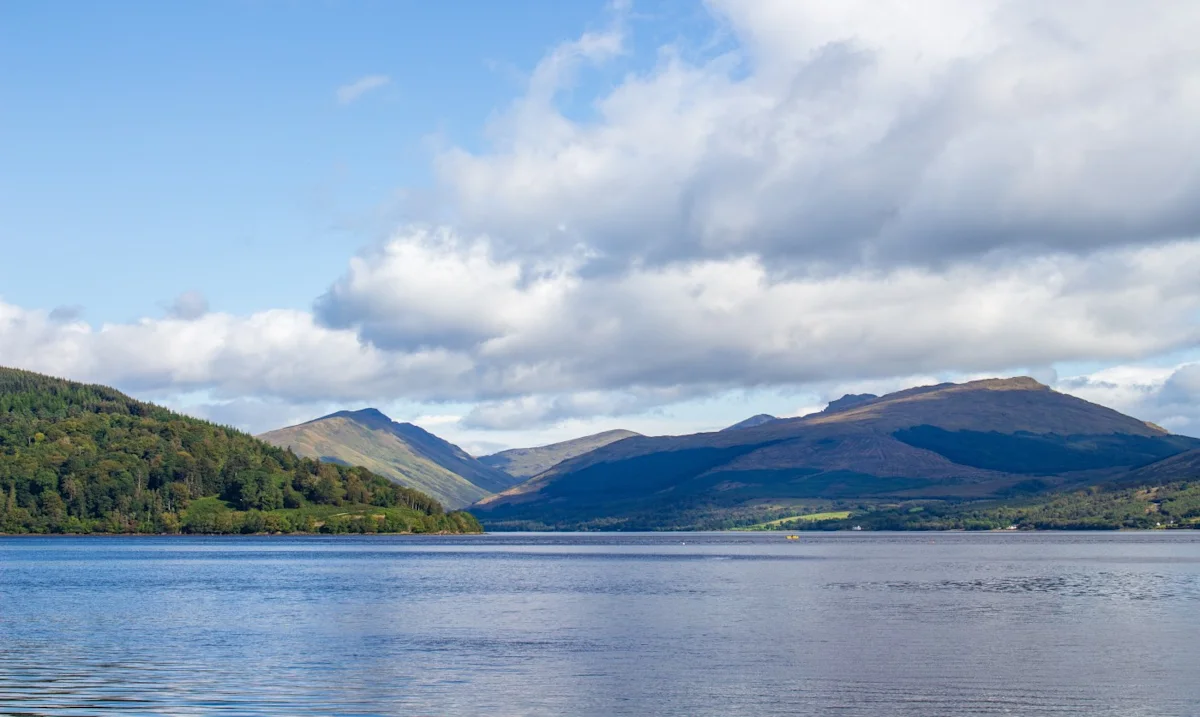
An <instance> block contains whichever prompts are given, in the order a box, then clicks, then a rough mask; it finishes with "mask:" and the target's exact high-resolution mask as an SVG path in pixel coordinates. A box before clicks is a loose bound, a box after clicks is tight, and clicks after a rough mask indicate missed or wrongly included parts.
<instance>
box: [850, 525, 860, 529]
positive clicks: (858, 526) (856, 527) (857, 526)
mask: <svg viewBox="0 0 1200 717" xmlns="http://www.w3.org/2000/svg"><path fill="white" fill-rule="evenodd" d="M850 530H862V526H861V525H856V526H854V527H853V528H851V529H850Z"/></svg>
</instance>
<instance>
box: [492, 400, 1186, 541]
mask: <svg viewBox="0 0 1200 717" xmlns="http://www.w3.org/2000/svg"><path fill="white" fill-rule="evenodd" d="M848 399H849V400H847V399H840V400H838V401H834V402H833V403H831V404H830V406H829V407H828V408H826V409H825V410H824V411H822V412H820V413H816V414H812V415H809V416H804V417H802V418H791V419H780V420H777V421H772V422H769V423H764V424H762V425H760V426H756V427H751V428H744V429H739V430H736V431H719V432H716V433H702V434H695V435H690V436H667V437H658V438H649V437H638V438H629V439H626V440H624V441H621V442H619V443H615V444H612V445H609V446H605V447H603V448H600V449H597V450H595V451H592V452H591V453H587V454H585V455H582V456H579V457H577V458H574V459H571V460H568V461H564V462H563V463H561V464H559V465H557V466H554V467H553V468H551V469H549V470H547V471H546V472H544V473H542V474H540V475H538V476H536V477H534V478H533V479H531V480H529V481H527V482H525V483H523V484H521V485H519V486H516V487H514V488H512V489H510V490H508V491H506V492H504V493H502V494H500V495H497V496H493V497H491V498H488V499H486V500H484V501H482V502H481V503H480V504H479V505H478V506H477V507H476V513H477V514H478V515H479V516H481V520H483V521H484V522H485V524H489V523H490V524H491V525H493V526H504V525H506V524H515V523H522V522H523V523H530V524H544V525H551V526H576V527H593V526H595V527H600V526H606V527H614V528H650V527H661V526H664V525H672V524H677V523H675V522H673V521H675V520H676V518H677V516H678V515H679V514H680V513H681V512H688V511H691V512H701V513H702V512H704V511H711V510H719V509H724V508H729V507H732V506H739V505H746V504H751V503H755V502H759V503H761V502H764V501H784V502H787V501H797V500H804V499H854V498H883V497H888V498H922V497H925V498H978V497H987V496H996V495H1005V494H1009V493H1011V492H1012V491H1030V490H1049V489H1053V488H1054V487H1056V486H1061V485H1067V484H1070V483H1072V482H1081V481H1084V480H1092V481H1095V480H1103V479H1107V478H1109V477H1112V476H1116V475H1119V474H1121V473H1123V472H1127V471H1128V470H1129V469H1130V468H1134V467H1139V466H1142V465H1146V464H1149V463H1152V462H1155V461H1158V460H1161V459H1163V458H1167V457H1170V456H1173V455H1175V454H1178V453H1181V452H1183V451H1185V450H1189V449H1191V448H1195V447H1200V441H1197V440H1196V439H1191V438H1185V437H1182V436H1173V435H1171V434H1169V433H1167V432H1166V431H1164V430H1163V429H1161V428H1158V427H1156V426H1152V425H1150V424H1147V423H1145V422H1143V421H1140V420H1138V419H1135V418H1131V417H1129V416H1126V415H1123V414H1121V413H1119V412H1117V411H1114V410H1112V409H1109V408H1105V407H1103V406H1098V405H1096V404H1093V403H1089V402H1087V401H1084V400H1082V399H1079V398H1075V397H1073V396H1069V395H1066V394H1062V393H1058V392H1056V391H1053V390H1051V389H1050V388H1048V387H1046V386H1043V385H1042V384H1040V383H1038V382H1036V381H1034V380H1033V379H1031V378H1013V379H989V380H984V381H973V382H970V383H965V384H939V385H936V386H923V387H918V388H912V389H908V390H905V391H899V392H897V393H893V394H888V395H886V396H882V397H873V396H869V395H862V396H852V397H848Z"/></svg>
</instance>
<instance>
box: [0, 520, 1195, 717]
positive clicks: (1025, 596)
mask: <svg viewBox="0 0 1200 717" xmlns="http://www.w3.org/2000/svg"><path fill="white" fill-rule="evenodd" d="M685 538H686V539H682V538H681V536H678V535H671V536H664V535H644V536H629V535H617V536H613V535H587V536H563V535H555V536H485V537H475V538H434V539H429V538H425V539H406V538H395V537H375V538H344V539H333V540H330V539H302V538H300V539H293V538H289V539H278V538H249V539H241V538H235V539H132V540H119V539H117V540H114V539H36V538H34V539H0V713H2V714H38V715H85V714H89V715H90V714H98V713H112V714H138V713H143V714H178V715H185V714H242V715H254V714H261V715H278V714H300V715H305V714H362V715H368V714H370V715H376V714H384V715H393V714H394V715H402V714H485V713H486V714H584V715H613V714H677V715H718V714H719V715H726V714H735V713H747V712H761V713H771V714H776V713H788V714H813V715H818V714H828V713H830V712H831V711H837V712H839V713H841V714H864V715H866V714H904V715H931V714H1072V713H1077V714H1113V715H1117V714H1121V715H1126V714H1159V715H1161V714H1179V715H1182V714H1191V713H1194V712H1195V706H1196V705H1197V704H1200V686H1197V684H1196V683H1195V680H1194V679H1193V677H1194V675H1192V674H1191V672H1192V666H1193V665H1195V664H1200V647H1197V646H1196V645H1195V644H1194V643H1195V642H1196V641H1195V640H1194V639H1192V636H1194V635H1195V634H1196V630H1197V628H1198V627H1200V619H1198V618H1197V617H1196V615H1197V610H1196V607H1197V605H1196V602H1197V599H1198V598H1200V540H1197V538H1200V536H1195V537H1193V536H1179V535H1172V536H1162V535H1101V536H1096V535H1083V536H1081V535H1062V536H1055V535H1037V536H1028V535H1022V536H963V535H939V536H933V537H931V536H898V535H881V536H863V535H854V536H851V535H845V536H836V535H835V536H805V538H804V540H802V541H799V544H798V545H797V544H795V543H796V541H792V542H789V543H784V542H783V541H782V538H781V536H775V535H724V534H707V535H689V536H685ZM930 540H933V541H934V542H932V543H931V542H929V541H930ZM683 542H686V545H683V544H681V543H683Z"/></svg>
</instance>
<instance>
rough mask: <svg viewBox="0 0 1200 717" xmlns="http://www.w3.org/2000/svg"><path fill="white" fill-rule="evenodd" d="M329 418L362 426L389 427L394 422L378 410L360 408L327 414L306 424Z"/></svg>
mask: <svg viewBox="0 0 1200 717" xmlns="http://www.w3.org/2000/svg"><path fill="white" fill-rule="evenodd" d="M331 418H348V419H350V420H352V421H356V422H358V423H363V424H384V425H391V424H393V423H395V421H393V420H392V418H391V416H389V415H387V414H386V413H384V412H383V411H380V410H379V409H378V408H360V409H359V410H357V411H337V412H334V413H331V414H329V415H328V416H321V417H320V418H314V419H313V420H311V421H308V423H316V422H318V421H327V420H329V419H331Z"/></svg>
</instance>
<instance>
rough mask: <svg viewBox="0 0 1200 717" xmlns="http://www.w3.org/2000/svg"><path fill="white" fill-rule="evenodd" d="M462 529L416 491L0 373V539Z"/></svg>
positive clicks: (116, 398) (213, 429)
mask: <svg viewBox="0 0 1200 717" xmlns="http://www.w3.org/2000/svg"><path fill="white" fill-rule="evenodd" d="M317 530H319V531H323V532H472V531H478V530H479V526H478V523H477V522H476V521H475V519H474V518H473V517H472V516H470V515H469V514H466V513H450V514H446V513H445V512H444V511H443V509H442V506H441V505H440V504H439V503H438V502H437V501H436V500H434V499H432V498H430V497H429V496H427V495H425V494H423V493H420V492H418V491H416V490H412V489H409V488H404V487H401V486H398V485H395V484H394V483H392V482H391V481H388V480H387V479H386V478H384V477H382V476H379V475H376V474H374V473H372V472H371V471H369V470H366V469H364V468H348V467H345V466H339V465H335V464H333V463H327V462H320V461H315V460H310V459H306V458H299V457H297V456H296V455H295V454H294V453H291V452H289V451H286V450H283V449H279V448H276V447H274V446H271V445H269V444H267V443H264V442H262V441H259V440H257V439H255V438H253V437H251V436H249V435H246V434H244V433H241V432H239V431H236V430H234V429H232V428H228V427H224V426H218V425H215V424H212V423H208V422H205V421H201V420H197V419H194V418H189V417H186V416H181V415H179V414H176V413H173V412H171V411H169V410H167V409H165V408H161V407H159V406H155V405H153V404H150V403H144V402H141V401H137V400H134V399H132V398H130V397H128V396H125V395H124V394H121V393H119V392H117V391H115V390H113V389H111V388H107V387H104V386H93V385H84V384H80V383H74V382H70V381H64V380H61V379H56V378H51V377H48V376H42V375H39V374H34V373H30V372H26V371H18V370H14V369H7V368H0V532H8V533H24V532H35V533H45V532H72V533H86V532H109V533H134V532H136V533H164V532H165V533H173V532H203V533H209V532H220V533H227V532H263V531H272V532H274V531H279V532H289V531H317Z"/></svg>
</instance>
